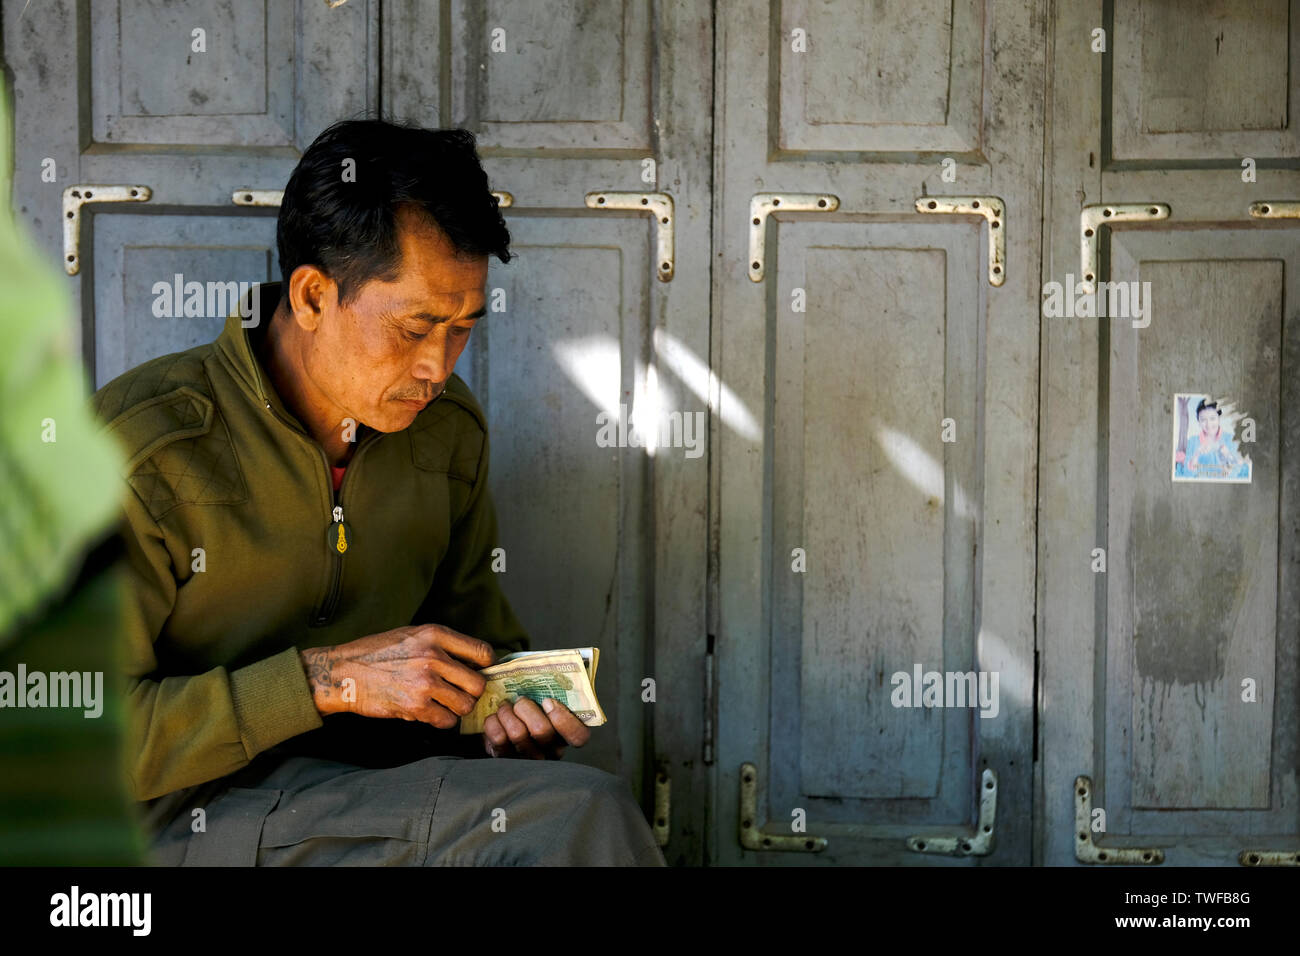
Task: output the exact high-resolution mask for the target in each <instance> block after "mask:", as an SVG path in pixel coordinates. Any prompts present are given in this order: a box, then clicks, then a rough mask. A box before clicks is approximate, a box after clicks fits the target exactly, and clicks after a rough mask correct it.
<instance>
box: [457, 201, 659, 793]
mask: <svg viewBox="0 0 1300 956" xmlns="http://www.w3.org/2000/svg"><path fill="white" fill-rule="evenodd" d="M510 229H511V248H512V250H514V251H515V252H516V253H518V255H519V258H518V259H516V260H513V261H512V262H511V263H510V264H509V265H503V264H501V263H500V262H494V264H492V265H490V266H489V274H488V288H489V289H492V290H496V289H500V290H502V291H503V295H504V298H503V300H502V301H503V302H504V303H506V305H507V308H506V310H505V311H502V312H500V313H496V314H492V313H489V315H488V317H487V318H485V319H484V320H483V321H481V322H480V323H479V325H478V326H477V327H476V328H475V331H474V335H473V336H471V341H470V345H469V346H467V348H466V350H465V354H464V355H462V357H461V360H460V364H459V367H460V369H461V372H460V374H461V375H462V376H463V377H464V378H465V379H466V381H467V382H468V383H469V385H470V388H471V389H473V390H474V393H475V395H476V396H478V397H479V399H480V401H481V402H483V403H484V407H485V408H486V409H488V411H489V414H490V416H491V436H492V438H491V440H492V465H491V469H492V485H493V496H494V500H495V503H496V508H497V516H498V521H499V525H500V530H501V541H500V544H501V547H502V548H504V549H505V557H506V562H507V563H506V571H505V578H504V581H503V585H504V587H505V588H506V591H507V594H508V595H509V596H510V599H511V602H512V604H513V605H514V607H515V610H516V612H517V613H518V614H519V616H520V620H522V621H525V622H527V623H526V626H527V627H529V628H530V630H531V633H532V634H533V636H534V639H535V643H536V644H537V645H538V646H547V645H551V646H554V645H563V646H580V647H581V646H587V645H592V646H596V647H599V648H600V649H601V668H600V673H599V675H598V677H597V683H598V685H599V686H598V687H597V693H599V694H600V695H601V700H602V705H603V706H604V709H605V713H606V716H607V717H609V719H610V724H609V725H608V726H607V727H605V728H603V729H601V730H599V731H597V732H596V733H594V734H593V735H592V739H591V742H590V743H589V744H588V745H587V746H586V747H584V748H583V749H582V750H579V751H574V752H573V754H572V757H570V758H566V759H573V760H575V761H577V762H581V763H589V764H592V765H594V766H599V767H602V768H604V769H608V770H610V771H612V772H622V773H626V774H628V775H629V776H630V777H633V778H634V779H639V777H638V776H636V775H638V774H639V772H640V766H641V762H642V754H641V751H642V740H641V732H642V728H643V722H644V715H643V713H642V711H643V708H644V707H645V706H646V705H644V704H642V703H641V701H640V682H641V678H642V676H643V672H644V670H645V667H644V655H645V651H646V647H645V642H646V633H647V629H648V624H649V621H650V619H651V615H652V613H653V605H652V601H651V597H652V596H653V593H654V588H653V583H654V582H653V580H652V578H651V569H652V567H653V565H652V561H653V558H654V554H653V548H652V547H651V538H650V534H649V529H648V528H647V526H646V525H647V519H648V517H649V515H648V513H647V510H646V507H645V505H646V502H647V498H648V482H649V480H650V478H651V462H652V459H650V458H649V457H648V456H646V455H645V454H643V453H642V452H641V450H640V449H636V448H625V449H621V448H604V447H600V446H598V445H597V444H596V441H595V435H596V432H597V428H598V426H597V414H598V413H599V412H609V413H611V414H612V415H613V417H614V419H615V420H617V418H618V415H619V409H618V406H619V404H620V401H623V400H625V399H624V394H623V389H622V387H621V386H622V383H623V382H627V383H629V385H630V386H631V388H630V389H629V390H630V391H641V389H642V388H643V387H644V382H643V380H644V377H645V374H646V373H645V369H646V364H647V359H648V357H649V356H648V355H647V351H646V347H647V345H648V343H649V339H650V334H649V329H648V328H647V319H648V316H647V314H646V310H645V309H644V308H642V307H641V306H642V305H643V303H644V302H645V300H646V297H647V294H648V290H647V285H648V284H649V283H651V282H653V281H655V280H654V277H653V275H651V274H650V272H649V271H648V270H647V269H646V263H647V261H648V260H649V258H650V257H651V256H652V255H653V250H652V248H651V247H652V240H651V237H650V236H649V235H647V232H646V228H645V223H643V222H641V221H639V220H636V219H621V220H620V219H603V220H593V219H592V218H590V217H587V216H570V217H563V216H558V215H557V216H547V217H538V216H517V217H513V218H512V219H511V222H510ZM557 276H564V277H565V278H564V283H565V286H564V295H560V294H558V293H557V294H552V295H548V294H545V293H539V290H542V289H545V288H546V287H547V286H548V284H550V283H553V282H554V277H557ZM494 294H495V293H494ZM510 303H515V305H514V306H513V307H510V306H509V304H510ZM489 308H490V306H489ZM638 386H639V387H638Z"/></svg>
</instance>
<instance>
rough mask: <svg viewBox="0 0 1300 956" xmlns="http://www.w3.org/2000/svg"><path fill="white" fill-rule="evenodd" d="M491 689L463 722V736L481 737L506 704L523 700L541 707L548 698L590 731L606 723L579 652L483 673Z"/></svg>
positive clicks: (535, 657) (518, 661)
mask: <svg viewBox="0 0 1300 956" xmlns="http://www.w3.org/2000/svg"><path fill="white" fill-rule="evenodd" d="M479 673H480V674H482V675H483V677H484V678H485V679H486V680H487V686H486V687H485V688H484V689H483V694H482V695H481V696H480V697H479V699H478V704H477V705H476V706H475V707H474V710H473V711H472V712H471V713H469V714H466V715H465V716H464V717H462V718H461V721H460V732H461V733H462V734H481V733H482V732H483V723H484V721H486V720H487V718H488V717H489V716H491V715H492V714H495V713H496V712H497V710H498V709H500V707H501V705H502V704H504V703H507V702H509V703H512V704H513V703H514V702H515V701H517V700H518V699H519V698H520V697H527V698H528V699H529V700H533V701H536V702H537V704H538V705H539V706H540V705H541V703H542V701H543V700H545V699H546V698H547V697H551V698H554V699H555V700H557V701H559V702H560V703H561V704H563V705H564V706H565V707H567V708H568V709H569V710H570V711H571V712H572V713H573V715H574V716H575V717H577V718H578V719H579V720H581V721H582V722H583V723H584V724H586V725H587V726H588V727H599V726H600V725H601V724H603V723H605V713H604V711H602V710H601V709H600V702H599V701H597V700H596V691H595V689H594V688H593V687H592V686H591V681H590V680H589V679H588V677H587V666H586V664H585V663H584V662H583V659H582V655H581V654H579V653H578V652H577V651H554V652H545V651H544V652H541V653H537V654H530V655H528V656H525V657H516V658H514V659H512V660H509V661H505V662H503V663H500V664H493V665H492V666H491V667H485V668H483V670H481V671H479Z"/></svg>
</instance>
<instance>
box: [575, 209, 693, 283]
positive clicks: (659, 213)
mask: <svg viewBox="0 0 1300 956" xmlns="http://www.w3.org/2000/svg"><path fill="white" fill-rule="evenodd" d="M586 202H587V208H588V209H635V210H637V211H638V212H648V213H650V215H652V216H654V219H655V226H656V227H657V233H656V234H657V235H658V245H657V247H656V250H655V253H656V255H657V256H658V267H657V268H656V269H655V275H657V276H658V277H659V281H660V282H668V281H670V280H671V279H672V277H673V269H674V263H673V249H674V240H673V227H674V225H675V218H676V217H675V216H674V213H673V197H672V196H670V195H668V193H622V192H611V191H608V190H605V191H601V192H592V193H587V198H586Z"/></svg>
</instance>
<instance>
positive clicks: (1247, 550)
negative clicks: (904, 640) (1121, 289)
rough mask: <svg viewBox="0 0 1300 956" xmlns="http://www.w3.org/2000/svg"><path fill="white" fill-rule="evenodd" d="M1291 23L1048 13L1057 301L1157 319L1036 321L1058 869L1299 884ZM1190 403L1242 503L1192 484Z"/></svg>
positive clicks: (1046, 800) (1048, 812) (1226, 6)
mask: <svg viewBox="0 0 1300 956" xmlns="http://www.w3.org/2000/svg"><path fill="white" fill-rule="evenodd" d="M1297 13H1300V7H1298V6H1297V4H1295V3H1288V2H1287V0H1277V2H1260V3H1231V2H1214V0H1198V2H1191V3H1174V2H1165V0H1145V2H1138V0H1116V2H1115V3H1113V4H1105V5H1103V4H1101V3H1081V4H1058V5H1057V9H1056V14H1055V18H1054V21H1053V23H1052V33H1053V46H1054V50H1055V58H1054V62H1053V67H1052V72H1051V83H1052V100H1053V102H1054V104H1055V108H1054V110H1053V113H1052V118H1051V128H1050V129H1049V135H1048V144H1049V146H1048V148H1049V156H1050V160H1049V166H1048V170H1049V173H1048V175H1049V183H1050V187H1049V190H1048V193H1047V212H1046V220H1045V227H1046V230H1048V232H1047V235H1048V236H1049V242H1048V249H1047V256H1046V257H1045V260H1044V269H1043V281H1044V283H1045V284H1046V283H1049V282H1055V283H1059V284H1061V285H1062V288H1064V286H1065V285H1068V284H1069V283H1071V282H1084V283H1088V282H1111V283H1137V285H1136V286H1129V287H1128V288H1129V289H1130V291H1138V292H1140V293H1142V294H1143V297H1144V299H1145V300H1146V302H1145V304H1144V309H1143V312H1144V314H1140V315H1139V314H1135V313H1136V312H1137V311H1138V310H1134V309H1132V308H1130V309H1129V310H1128V312H1126V313H1125V314H1123V315H1119V316H1116V315H1115V314H1114V311H1115V310H1114V309H1110V308H1108V309H1107V312H1108V314H1107V316H1106V317H1104V318H1078V317H1068V316H1050V317H1049V316H1045V317H1044V319H1043V323H1042V324H1043V351H1044V368H1043V390H1042V416H1043V433H1042V434H1043V450H1042V472H1041V480H1040V493H1039V509H1040V512H1039V529H1040V537H1039V561H1040V578H1039V636H1040V647H1041V652H1042V656H1041V662H1042V697H1041V700H1040V706H1041V711H1042V725H1041V734H1040V743H1041V757H1042V760H1041V763H1040V766H1041V779H1040V789H1039V792H1038V795H1037V796H1038V806H1039V808H1040V812H1039V815H1038V817H1039V821H1040V831H1039V847H1040V850H1039V852H1038V853H1037V854H1036V856H1037V858H1038V859H1039V860H1040V861H1042V862H1045V863H1049V864H1065V863H1080V862H1081V863H1089V864H1094V865H1114V864H1119V865H1137V866H1144V865H1145V866H1157V865H1163V866H1186V865H1226V866H1232V865H1235V864H1237V863H1242V864H1245V865H1260V864H1272V863H1291V864H1294V863H1295V862H1296V861H1297V856H1296V853H1297V850H1300V833H1298V832H1297V830H1298V829H1300V810H1298V809H1297V806H1298V803H1297V801H1298V799H1300V797H1298V793H1297V751H1296V732H1297V722H1298V721H1297V718H1298V717H1300V706H1298V703H1300V701H1298V693H1300V685H1298V684H1297V681H1296V673H1297V648H1298V641H1297V635H1300V501H1298V500H1297V496H1298V494H1300V413H1298V412H1297V408H1298V406H1297V400H1298V399H1300V371H1298V370H1300V364H1298V363H1300V352H1298V351H1297V350H1298V349H1300V325H1297V321H1298V315H1297V305H1296V303H1297V300H1298V298H1300V288H1297V286H1296V281H1295V277H1296V275H1297V266H1300V261H1298V259H1297V256H1298V255H1300V231H1297V229H1296V225H1297V223H1296V221H1295V219H1294V218H1293V217H1294V216H1295V215H1296V211H1295V210H1296V208H1297V207H1296V206H1294V205H1291V206H1288V205H1286V203H1285V202H1281V201H1290V202H1292V203H1294V202H1295V201H1296V200H1300V175H1298V174H1297V172H1296V169H1295V167H1296V160H1297V158H1298V157H1300V136H1298V135H1297V131H1296V126H1295V122H1294V121H1293V120H1292V119H1291V117H1290V112H1289V109H1288V103H1291V104H1293V103H1294V102H1295V97H1296V91H1297V83H1300V80H1297V72H1296V69H1297V62H1298V61H1297V55H1298V54H1300V34H1298V33H1297V30H1298V29H1300V27H1298V26H1297V24H1298V23H1300V19H1298V18H1297ZM1102 30H1104V31H1105V32H1104V41H1105V50H1104V52H1102V51H1101V50H1100V49H1099V46H1100V44H1099V42H1098V41H1099V39H1100V38H1101V37H1102V36H1103V34H1101V32H1100V31H1102ZM1094 31H1097V32H1095V33H1094ZM1250 179H1254V181H1253V182H1250V181H1247V180H1250ZM1112 224H1113V225H1112ZM1089 247H1092V248H1095V250H1096V254H1095V257H1094V256H1089V255H1087V254H1086V253H1087V250H1088V248H1089ZM1094 268H1095V272H1094ZM1070 276H1072V277H1073V278H1067V277H1070ZM1082 291H1087V290H1086V289H1085V290H1082ZM1099 291H1100V290H1099ZM1110 295H1111V293H1110V292H1107V294H1106V298H1109V297H1110ZM1100 299H1101V296H1099V301H1100ZM1188 394H1191V395H1193V396H1196V395H1201V396H1203V397H1204V396H1213V397H1214V398H1217V399H1219V400H1220V401H1223V400H1226V401H1228V402H1231V403H1232V404H1233V405H1234V406H1235V409H1236V411H1237V413H1240V414H1242V415H1244V416H1245V418H1244V419H1242V420H1241V421H1238V422H1236V428H1235V437H1236V439H1237V451H1238V452H1239V453H1240V454H1243V455H1248V456H1249V457H1250V459H1251V464H1252V467H1253V472H1252V475H1251V479H1250V481H1249V482H1248V483H1247V482H1241V481H1237V482H1220V481H1212V482H1211V481H1187V480H1177V479H1178V470H1179V469H1178V462H1176V461H1175V460H1174V456H1175V455H1176V454H1177V453H1178V452H1180V451H1181V452H1183V454H1184V455H1186V452H1187V448H1188V447H1189V446H1187V445H1186V444H1185V439H1184V437H1183V436H1182V435H1181V434H1180V432H1179V431H1178V429H1177V427H1176V424H1175V422H1176V419H1175V415H1176V413H1178V411H1179V399H1178V396H1180V395H1188ZM1193 400H1195V398H1193ZM1198 404H1199V403H1198ZM1210 419H1211V420H1216V416H1215V415H1214V414H1211V415H1210ZM1247 420H1249V422H1250V425H1249V426H1248V425H1247ZM1248 427H1249V428H1250V430H1251V431H1252V432H1253V435H1249V436H1248V434H1247V428H1248ZM1195 429H1196V426H1195V425H1192V428H1191V430H1192V432H1193V433H1195ZM1251 438H1253V441H1252V440H1250V439H1251ZM1102 559H1104V565H1103V563H1102Z"/></svg>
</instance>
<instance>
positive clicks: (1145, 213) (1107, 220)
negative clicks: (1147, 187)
mask: <svg viewBox="0 0 1300 956" xmlns="http://www.w3.org/2000/svg"><path fill="white" fill-rule="evenodd" d="M1168 218H1169V204H1168V203H1163V202H1147V203H1113V202H1111V203H1101V204H1098V205H1095V206H1084V207H1083V209H1081V210H1080V211H1079V268H1080V269H1081V270H1082V272H1081V274H1080V276H1079V278H1080V279H1081V280H1082V282H1081V284H1082V285H1083V291H1084V292H1085V293H1086V294H1087V295H1092V294H1093V293H1095V292H1096V291H1097V272H1098V270H1099V269H1100V266H1099V265H1098V262H1099V260H1098V258H1097V250H1098V238H1099V236H1098V234H1099V233H1100V232H1101V227H1102V226H1109V225H1111V224H1112V223H1116V222H1154V221H1156V220H1157V219H1168Z"/></svg>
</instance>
